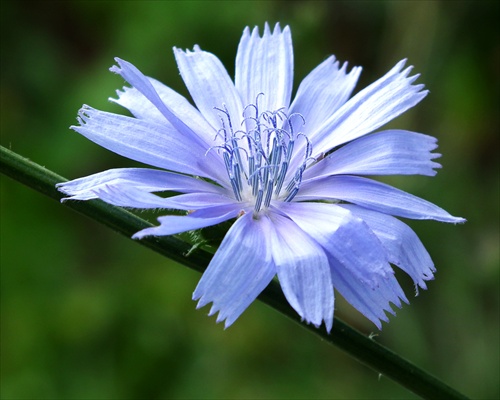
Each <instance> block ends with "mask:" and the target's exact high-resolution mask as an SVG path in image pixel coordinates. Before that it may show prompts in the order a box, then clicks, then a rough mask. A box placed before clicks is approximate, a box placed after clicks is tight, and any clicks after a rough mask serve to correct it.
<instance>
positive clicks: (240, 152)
mask: <svg viewBox="0 0 500 400" xmlns="http://www.w3.org/2000/svg"><path fill="white" fill-rule="evenodd" d="M258 99H259V96H257V99H256V101H255V104H249V105H248V106H247V107H245V109H244V115H243V122H242V127H243V129H235V127H234V126H233V123H232V121H231V116H230V115H229V112H228V111H227V109H226V108H225V107H224V109H220V108H216V109H217V110H218V111H220V112H221V115H220V118H221V125H222V127H221V128H220V129H219V131H218V133H217V137H216V140H217V138H219V139H220V140H222V144H220V145H217V146H215V148H218V149H219V150H220V151H221V152H222V155H223V158H224V162H225V165H226V170H227V174H228V177H229V181H230V182H231V186H232V189H233V192H234V195H235V197H236V199H237V200H238V201H248V200H253V201H254V202H255V206H254V212H255V213H258V212H259V211H260V210H261V209H266V208H267V207H269V205H270V204H271V200H272V199H280V200H282V201H287V202H289V201H292V199H293V198H294V197H295V195H296V194H297V192H298V191H299V188H300V183H301V181H302V173H303V172H304V170H305V169H306V166H307V163H308V162H310V161H311V160H313V159H312V158H311V152H312V147H311V145H310V143H309V140H308V139H307V136H306V135H304V134H303V133H301V132H297V131H296V129H295V128H296V127H295V126H294V125H297V122H300V124H301V126H302V125H304V123H305V121H304V118H303V117H302V115H300V114H291V115H287V114H286V113H285V112H284V110H283V109H279V110H275V111H263V112H261V111H260V110H259V106H258ZM292 120H293V122H292ZM299 138H302V139H303V140H305V141H306V145H305V146H297V147H299V148H300V149H301V150H300V152H303V154H302V156H301V158H302V162H301V163H300V165H299V167H297V168H296V170H295V171H290V170H289V167H290V163H291V161H292V156H293V154H294V147H295V145H296V141H297V139H299Z"/></svg>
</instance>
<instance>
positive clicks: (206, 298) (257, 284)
mask: <svg viewBox="0 0 500 400" xmlns="http://www.w3.org/2000/svg"><path fill="white" fill-rule="evenodd" d="M271 229H272V228H271V222H270V221H269V220H268V218H261V219H259V220H255V219H254V218H253V215H252V213H248V214H245V215H243V216H242V217H241V218H238V219H237V220H236V222H235V223H234V224H233V226H232V227H231V229H230V230H229V231H228V233H227V234H226V236H225V238H224V240H223V241H222V244H221V245H220V247H219V249H218V250H217V252H216V253H215V255H214V257H213V259H212V261H211V262H210V265H209V266H208V268H207V269H206V271H205V272H204V273H203V276H202V277H201V279H200V282H199V283H198V286H197V287H196V289H195V291H194V293H193V300H198V299H199V300H200V301H199V303H198V307H197V308H200V307H203V306H204V305H206V304H208V303H213V304H212V308H211V310H210V314H209V315H213V314H215V313H216V312H219V315H218V318H217V322H220V321H223V320H225V321H226V322H225V327H226V328H227V327H228V326H230V325H231V324H232V323H233V322H234V321H235V320H236V319H237V318H238V317H239V316H240V315H241V313H242V312H243V311H244V310H245V309H246V308H247V307H248V306H249V305H250V304H251V303H252V302H253V301H254V300H255V299H256V298H257V296H258V295H259V294H260V293H261V292H262V291H263V290H264V289H265V288H266V286H267V285H268V284H269V282H271V280H272V279H273V277H274V275H275V274H276V269H275V267H274V264H273V260H272V258H271V252H270V247H269V244H268V242H267V240H268V237H269V233H270V231H271Z"/></svg>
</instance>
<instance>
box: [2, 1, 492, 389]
mask: <svg viewBox="0 0 500 400" xmlns="http://www.w3.org/2000/svg"><path fill="white" fill-rule="evenodd" d="M0 4H1V135H2V136H1V144H2V145H3V146H6V147H9V148H11V149H12V150H14V151H16V152H18V153H20V154H22V155H24V156H26V157H28V158H30V159H32V160H34V161H36V162H38V163H40V164H42V165H44V166H46V167H47V168H49V169H51V170H54V171H56V172H58V173H60V174H61V175H63V176H66V177H67V178H76V177H80V176H83V175H87V174H90V173H94V172H98V171H101V170H105V169H108V168H112V167H118V166H132V165H135V164H134V163H132V162H130V161H128V160H125V159H122V158H120V157H118V156H116V155H113V154H111V153H109V152H107V151H105V150H103V149H101V148H99V147H98V146H96V145H94V144H92V143H90V142H89V141H87V140H86V139H84V138H82V137H80V136H79V135H77V134H76V133H74V132H72V131H69V130H68V127H69V125H71V124H74V123H75V116H76V113H77V111H78V109H79V107H80V106H81V105H82V104H83V103H87V104H90V105H92V106H94V107H96V108H100V109H105V110H108V111H114V112H121V111H120V109H119V107H117V106H116V105H113V104H110V103H108V101H107V98H108V97H110V96H114V91H115V90H116V89H118V88H120V87H122V86H123V84H124V82H123V80H122V79H121V78H120V77H117V76H115V75H113V74H111V73H110V72H108V68H109V67H110V66H111V65H112V64H113V57H115V56H119V57H120V58H123V59H125V60H128V61H130V62H132V63H134V64H135V65H136V66H137V67H138V68H140V69H141V70H142V71H143V72H144V73H146V74H148V75H150V76H154V77H156V78H157V79H160V80H162V81H163V82H165V83H166V84H167V85H169V86H171V87H172V88H174V89H176V90H178V91H179V92H181V93H183V94H185V95H187V92H186V89H185V88H184V86H183V83H182V80H181V78H180V76H179V74H178V71H177V69H176V65H175V62H174V57H173V54H172V51H171V48H172V47H173V46H174V45H175V46H179V47H182V48H191V47H192V46H193V45H194V44H199V45H200V46H201V47H202V48H203V49H205V50H208V51H211V52H213V53H215V54H216V55H218V56H219V57H220V58H221V59H222V61H223V62H224V64H225V65H226V66H227V68H228V70H229V71H230V74H231V75H232V74H233V71H234V57H235V51H236V46H237V44H238V41H239V38H240V35H241V32H242V30H243V28H244V27H245V26H246V25H251V26H254V25H259V26H262V25H263V23H264V22H265V21H269V22H270V23H271V24H274V22H276V21H280V22H281V24H282V26H284V25H286V24H289V25H290V26H291V28H292V34H293V41H294V50H295V77H296V79H295V85H296V86H297V84H298V82H300V80H301V79H302V78H303V77H304V76H305V75H306V74H307V73H308V72H309V71H310V70H311V69H312V68H313V67H315V66H316V65H317V64H319V63H320V62H321V61H322V60H324V58H325V57H327V56H328V55H329V54H335V55H336V56H337V57H338V58H339V59H340V60H342V61H345V60H347V61H349V63H350V65H351V66H352V65H362V66H363V67H364V72H363V74H362V77H361V80H360V83H359V85H358V87H357V90H359V89H360V88H362V87H364V86H366V85H367V84H369V83H370V82H372V81H374V80H375V79H377V78H378V77H380V76H381V75H382V74H384V73H385V72H386V71H387V70H388V69H390V68H391V67H392V66H393V65H394V64H395V63H396V62H397V61H398V60H400V59H402V58H405V57H408V58H409V63H410V64H412V65H414V66H415V71H416V72H419V73H421V74H422V76H421V78H420V80H419V82H422V83H425V84H426V86H427V88H428V89H430V92H431V93H430V95H429V96H428V97H427V98H426V99H425V100H424V101H423V103H421V104H420V105H418V106H417V107H416V108H415V109H412V110H411V111H410V112H408V113H406V114H405V115H404V116H402V117H400V118H398V119H397V120H396V121H395V122H394V123H392V124H391V126H397V127H400V128H404V129H410V130H415V131H420V132H424V133H428V134H431V135H434V136H436V137H438V138H439V143H440V148H439V151H440V152H441V153H442V154H443V157H442V158H441V159H440V162H441V163H442V164H443V167H444V168H443V169H442V170H440V172H439V174H438V175H437V177H435V178H425V177H407V178H400V177H397V178H387V179H385V181H387V182H390V183H392V184H395V185H397V186H398V187H400V188H402V189H404V190H408V191H410V192H411V193H414V194H416V195H419V196H422V197H425V198H426V199H428V200H430V201H433V202H435V203H437V204H439V205H440V206H442V207H443V208H445V209H447V210H448V211H450V212H451V213H452V214H454V215H458V216H462V217H465V218H467V219H468V222H467V224H465V225H460V226H453V225H447V224H441V223H438V222H411V223H410V224H411V226H412V227H413V228H414V229H415V230H416V231H417V233H418V234H419V236H420V237H421V239H422V241H423V242H424V244H425V245H426V247H427V249H428V250H429V252H430V253H431V255H432V257H433V259H434V262H435V264H436V266H437V268H438V273H437V277H436V278H437V279H436V280H435V281H433V282H431V283H430V284H429V290H428V291H421V294H420V296H419V297H416V298H415V297H413V295H412V292H413V288H412V285H411V282H410V280H409V279H408V278H407V277H406V276H401V279H400V281H401V282H402V284H403V286H404V288H405V290H406V293H407V294H408V296H409V298H410V299H411V303H412V304H411V306H405V307H403V309H402V310H399V311H398V316H397V317H392V318H391V322H390V324H384V327H383V331H382V332H377V331H376V328H375V327H374V326H372V325H371V324H370V322H368V321H367V320H365V319H364V318H363V317H361V316H360V315H359V314H358V313H356V312H355V311H353V310H352V309H351V308H349V307H348V306H347V305H346V304H345V303H344V302H343V301H341V300H338V301H337V310H336V313H337V315H339V316H341V317H342V318H343V319H344V320H346V321H347V322H349V323H350V324H352V325H353V326H355V327H357V328H359V329H360V330H362V331H363V332H366V333H367V334H368V333H370V332H377V333H378V336H377V337H376V338H375V340H378V341H380V342H381V343H383V344H385V345H387V346H388V347H390V348H391V349H393V350H395V351H396V352H398V353H400V354H401V355H403V356H404V357H407V358H408V359H410V360H412V361H413V362H415V363H416V364H417V365H419V366H422V367H424V368H426V369H428V370H429V371H430V372H431V373H433V374H435V375H437V376H438V377H440V378H442V379H443V380H444V381H445V382H447V383H449V384H451V385H453V386H454V387H456V388H457V389H458V390H461V391H463V392H464V393H465V394H467V395H470V396H471V397H473V398H485V399H493V398H498V396H499V383H498V376H499V375H498V374H499V343H498V333H499V329H498V328H499V295H498V294H499V292H498V290H499V265H498V264H499V255H498V245H499V229H498V220H499V219H498V217H499V215H498V214H499V206H498V204H499V203H498V197H499V196H498V195H499V180H498V170H499V165H498V150H499V140H498V139H499V136H498V135H499V132H498V128H499V125H498V106H499V104H498V94H499V90H498V89H499V56H500V47H499V41H498V31H497V26H496V24H497V23H498V20H499V7H498V3H497V2H487V1H468V2H459V1H433V2H429V1H394V2H387V1H384V2H382V1H381V2H377V1H368V2H355V1H352V2H346V1H339V2H317V1H297V2H280V1H254V2H249V1H233V2H229V1H226V2H223V1H222V2H215V1H182V2H179V1H170V2H169V1H166V2H159V1H157V2H153V1H151V2H150V1H141V2H138V1H137V2H126V1H110V2H99V1H88V2H84V1H82V2H75V1H61V2H48V1H39V2H27V1H5V0H4V1H2V2H1V3H0ZM198 279H199V274H198V273H196V272H193V271H191V270H188V269H186V268H184V267H181V266H179V265H177V264H175V263H172V262H170V261H169V260H167V259H164V258H162V257H160V256H158V255H156V254H153V253H152V252H150V251H148V250H146V249H144V248H142V247H141V246H138V245H137V244H135V243H134V242H132V241H130V240H127V239H126V238H123V237H120V236H119V235H117V234H115V233H113V232H111V231H109V230H107V229H105V228H103V227H101V226H100V225H98V224H97V223H95V222H93V221H90V220H88V219H86V218H84V217H82V216H80V215H77V214H76V213H74V212H72V211H71V210H68V209H66V208H65V207H63V206H62V205H60V204H58V203H56V202H54V201H52V200H50V199H48V198H44V197H43V196H42V195H39V194H37V193H36V192H34V191H32V190H30V189H28V188H25V187H23V186H21V185H20V184H18V183H15V182H13V181H11V180H9V179H8V178H5V177H2V178H1V397H2V398H3V399H136V398H137V399H138V398H162V399H166V398H174V399H178V398H228V399H229V398H231V399H238V398H283V399H285V398H286V399H288V398H308V399H309V398H310V399H320V398H324V399H330V398H337V399H354V398H355V399H358V398H361V399H381V398H384V399H386V398H398V399H399V398H408V399H412V398H415V396H414V395H412V394H411V393H408V392H407V391H406V390H404V389H403V388H401V387H399V386H398V385H396V384H394V383H392V382H391V381H390V380H388V379H387V378H385V377H379V376H378V375H377V373H375V372H373V371H372V370H369V369H367V368H366V367H364V366H362V365H361V364H359V363H358V362H356V361H355V360H352V359H350V358H349V357H347V356H346V355H344V354H343V353H342V352H341V351H339V350H338V349H336V348H332V347H330V346H329V345H327V344H326V343H323V342H321V341H319V340H318V339H317V338H316V337H314V336H313V335H311V334H310V333H308V332H306V331H305V330H303V329H302V328H301V327H299V326H298V325H296V324H295V323H293V322H291V321H289V320H287V319H286V318H285V317H283V316H281V315H280V314H278V313H276V312H275V311H274V310H272V309H269V308H268V307H266V306H265V305H263V304H260V303H258V302H256V303H255V304H253V305H252V306H251V307H250V308H249V309H248V310H247V311H246V312H245V313H244V314H243V316H242V317H241V318H240V319H239V320H238V321H237V322H236V323H235V324H234V325H233V326H232V327H231V328H230V329H228V330H226V331H225V330H224V329H223V326H222V325H217V324H215V321H214V318H208V317H207V316H206V314H207V312H208V309H203V310H198V311H196V310H195V305H196V304H195V303H194V302H192V301H191V300H190V298H191V293H192V291H193V289H194V287H195V285H196V283H197V281H198Z"/></svg>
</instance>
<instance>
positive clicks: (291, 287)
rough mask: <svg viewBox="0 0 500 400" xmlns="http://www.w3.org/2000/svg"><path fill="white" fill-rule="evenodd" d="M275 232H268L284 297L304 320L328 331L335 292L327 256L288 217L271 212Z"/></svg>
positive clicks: (331, 320)
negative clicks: (323, 325) (323, 326)
mask: <svg viewBox="0 0 500 400" xmlns="http://www.w3.org/2000/svg"><path fill="white" fill-rule="evenodd" d="M270 218H271V220H272V222H273V227H274V229H275V232H276V233H275V234H274V235H269V236H268V238H267V239H268V241H269V246H270V247H271V252H272V256H273V260H274V263H275V265H276V270H277V273H278V279H279V281H280V285H281V288H282V289H283V293H284V294H285V297H286V299H287V300H288V302H289V303H290V305H291V306H292V307H293V308H294V309H295V311H297V313H298V314H299V315H300V316H301V317H302V318H303V319H304V320H305V321H306V322H307V323H312V324H313V325H314V326H316V327H319V326H320V325H321V323H322V322H323V321H325V326H326V329H327V331H328V332H329V331H330V330H331V328H332V324H333V308H334V295H333V285H332V280H331V274H330V267H329V264H328V258H327V256H326V255H325V252H324V251H323V249H322V248H321V246H320V245H319V244H318V243H317V242H316V241H314V240H313V239H312V238H311V237H310V236H309V235H308V234H307V233H306V232H304V231H303V230H302V229H301V228H300V227H299V226H297V224H295V222H293V221H292V220H291V219H289V218H287V217H284V216H281V215H279V214H274V213H273V214H271V216H270Z"/></svg>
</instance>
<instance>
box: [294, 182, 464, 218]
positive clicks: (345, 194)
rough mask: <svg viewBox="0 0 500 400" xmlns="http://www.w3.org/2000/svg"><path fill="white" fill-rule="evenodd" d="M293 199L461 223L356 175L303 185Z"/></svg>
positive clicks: (435, 208)
mask: <svg viewBox="0 0 500 400" xmlns="http://www.w3.org/2000/svg"><path fill="white" fill-rule="evenodd" d="M294 200H296V201H304V200H344V201H348V202H351V203H355V204H358V205H360V206H363V207H366V208H368V209H370V210H374V211H378V212H381V213H385V214H390V215H395V216H398V217H404V218H411V219H434V220H436V221H441V222H451V223H454V224H456V223H460V222H465V219H463V218H459V217H454V216H452V215H450V214H449V213H448V212H446V211H445V210H443V209H442V208H440V207H438V206H436V205H434V204H432V203H430V202H428V201H426V200H424V199H421V198H419V197H416V196H413V195H411V194H409V193H406V192H403V191H402V190H399V189H396V188H394V187H392V186H389V185H386V184H383V183H380V182H376V181H374V180H371V179H367V178H361V177H358V176H348V175H345V176H344V175H343V176H330V177H327V178H322V179H317V180H314V181H309V182H304V183H303V185H302V186H301V188H300V191H299V192H298V194H297V196H295V198H294Z"/></svg>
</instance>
